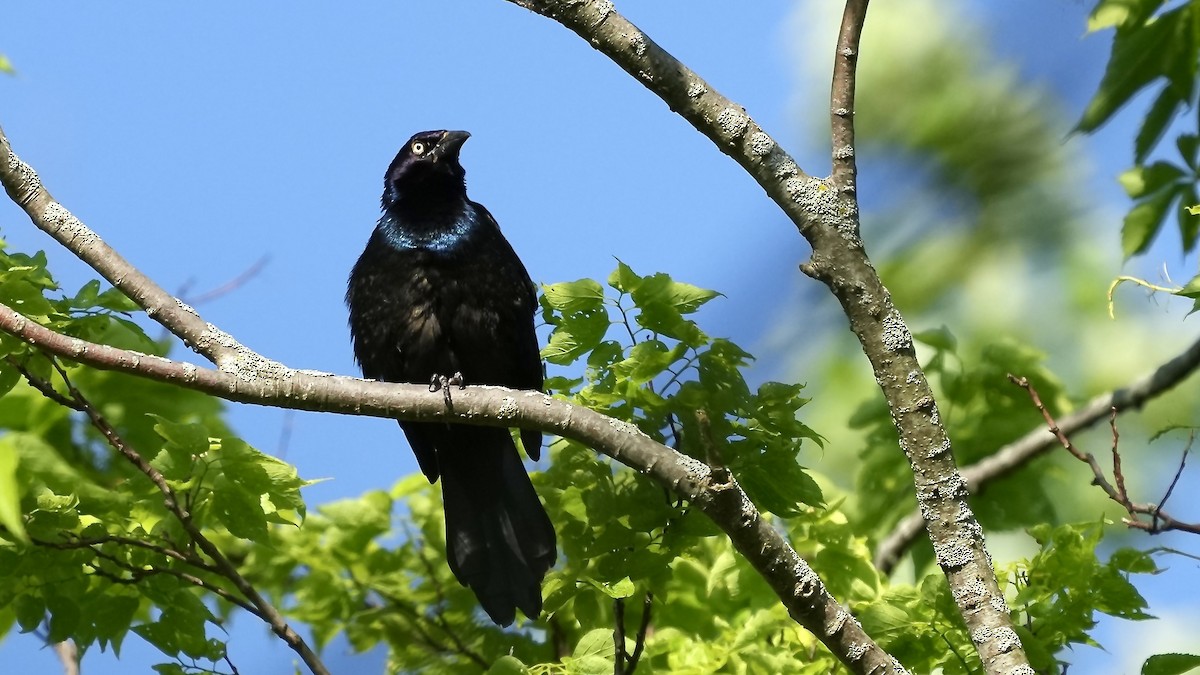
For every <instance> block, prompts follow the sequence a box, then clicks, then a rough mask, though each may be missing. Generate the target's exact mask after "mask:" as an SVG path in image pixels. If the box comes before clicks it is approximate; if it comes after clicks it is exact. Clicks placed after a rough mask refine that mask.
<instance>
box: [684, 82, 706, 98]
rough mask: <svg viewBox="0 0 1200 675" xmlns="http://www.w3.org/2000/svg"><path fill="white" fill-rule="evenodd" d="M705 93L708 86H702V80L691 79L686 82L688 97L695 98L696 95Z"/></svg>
mask: <svg viewBox="0 0 1200 675" xmlns="http://www.w3.org/2000/svg"><path fill="white" fill-rule="evenodd" d="M705 93H708V87H706V86H704V83H703V82H701V81H699V80H692V81H691V82H689V83H688V88H687V95H688V98H696V97H697V96H700V95H702V94H705Z"/></svg>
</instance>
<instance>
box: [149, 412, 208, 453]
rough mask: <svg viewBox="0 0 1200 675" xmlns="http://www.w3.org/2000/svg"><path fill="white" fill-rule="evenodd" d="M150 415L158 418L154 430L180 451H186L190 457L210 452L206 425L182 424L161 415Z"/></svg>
mask: <svg viewBox="0 0 1200 675" xmlns="http://www.w3.org/2000/svg"><path fill="white" fill-rule="evenodd" d="M150 416H151V417H153V418H154V419H155V420H157V423H156V424H155V425H154V431H155V432H156V433H157V434H158V435H159V436H162V438H163V440H166V441H169V442H170V443H171V444H173V445H174V446H175V448H176V449H177V451H178V452H179V453H186V455H187V456H188V457H190V456H193V455H203V454H204V453H206V452H208V449H209V440H208V439H209V437H208V429H206V428H204V425H202V424H180V423H177V422H172V421H171V420H169V419H167V418H165V417H162V416H160V415H153V414H152V415H150ZM172 454H176V453H174V452H173V453H172Z"/></svg>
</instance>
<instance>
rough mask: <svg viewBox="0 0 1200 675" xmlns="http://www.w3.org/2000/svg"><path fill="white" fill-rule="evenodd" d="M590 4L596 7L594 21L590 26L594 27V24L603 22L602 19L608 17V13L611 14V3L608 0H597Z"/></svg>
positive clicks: (597, 24)
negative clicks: (598, 0) (600, 0)
mask: <svg viewBox="0 0 1200 675" xmlns="http://www.w3.org/2000/svg"><path fill="white" fill-rule="evenodd" d="M592 6H593V7H594V8H595V9H596V22H595V23H593V24H592V28H595V27H596V26H599V25H600V24H602V23H604V20H605V19H607V18H608V15H609V14H612V11H613V4H612V3H611V2H609V0H604V1H603V2H597V3H596V4H595V5H592Z"/></svg>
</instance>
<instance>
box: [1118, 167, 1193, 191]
mask: <svg viewBox="0 0 1200 675" xmlns="http://www.w3.org/2000/svg"><path fill="white" fill-rule="evenodd" d="M1183 176H1184V171H1183V169H1180V168H1179V167H1177V166H1175V165H1174V164H1171V163H1170V162H1155V163H1153V164H1151V165H1149V166H1135V167H1133V168H1132V169H1129V170H1128V171H1126V172H1124V173H1122V174H1121V175H1120V176H1118V177H1117V181H1118V182H1119V183H1120V184H1121V187H1123V188H1125V193H1126V194H1128V195H1129V196H1130V197H1132V198H1133V199H1141V198H1142V197H1145V196H1146V195H1149V194H1153V193H1155V192H1158V191H1159V190H1162V189H1163V188H1166V187H1167V186H1169V185H1171V184H1172V183H1174V182H1176V181H1178V180H1179V179H1181V178H1182V177H1183Z"/></svg>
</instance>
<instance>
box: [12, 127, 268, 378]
mask: <svg viewBox="0 0 1200 675" xmlns="http://www.w3.org/2000/svg"><path fill="white" fill-rule="evenodd" d="M0 182H3V183H4V190H5V191H6V192H7V193H8V196H9V197H10V198H11V199H12V200H13V202H15V203H16V204H17V205H18V206H20V207H21V208H22V209H23V210H24V211H25V213H26V214H27V215H28V216H29V219H30V220H31V221H33V224H34V225H36V226H37V227H38V229H40V230H42V231H43V232H45V233H46V234H48V235H50V236H51V237H53V238H54V239H55V240H56V241H58V243H60V244H62V245H63V246H64V247H66V248H67V250H69V251H71V252H72V253H74V254H75V255H77V256H79V258H80V259H81V260H83V261H84V262H85V263H87V264H88V265H89V266H90V267H91V268H92V269H94V270H96V271H97V272H98V273H100V276H102V277H104V278H105V279H106V280H108V282H109V283H111V284H112V285H113V286H115V287H116V288H119V289H121V291H122V292H124V293H125V295H127V296H129V297H130V298H131V299H132V300H133V301H134V302H136V303H137V304H138V305H139V306H141V307H142V308H144V309H145V310H146V315H147V316H149V317H151V318H153V319H154V320H156V321H158V322H159V323H161V324H162V325H163V326H164V327H166V328H167V330H169V331H171V332H172V333H174V334H175V335H176V336H177V337H178V338H179V339H180V340H183V342H184V344H186V345H188V346H189V347H191V348H192V349H194V350H196V352H197V353H199V354H201V355H202V356H204V357H205V358H207V359H208V360H209V361H211V362H213V363H215V364H216V365H217V366H218V367H219V368H221V369H222V370H228V371H251V372H255V373H263V374H269V373H271V372H273V371H275V370H277V369H278V368H279V364H277V363H274V362H271V361H269V360H266V359H264V358H263V357H261V356H259V355H258V354H255V353H254V352H252V351H250V350H249V349H247V348H246V347H244V346H243V345H242V344H240V343H239V342H238V341H237V340H234V339H233V338H232V337H231V336H229V335H228V334H227V333H224V332H222V331H221V330H219V329H218V328H217V327H216V326H213V325H212V324H210V323H206V322H205V321H204V320H203V319H201V318H200V315H199V314H197V313H196V311H195V310H193V309H192V308H191V307H189V306H187V305H185V304H184V303H183V302H181V301H180V300H179V299H177V298H175V297H174V296H172V295H171V294H170V293H167V292H166V291H165V290H163V289H162V287H160V286H159V285H158V284H156V283H154V281H153V280H152V279H150V277H148V276H146V275H145V274H143V273H142V272H141V271H140V270H138V269H137V268H136V267H134V266H133V265H131V264H130V263H129V261H128V260H126V259H125V258H124V257H122V256H121V254H120V253H117V252H116V251H115V250H113V248H112V247H111V246H109V245H108V244H107V243H105V242H104V240H103V239H101V238H100V237H99V236H98V235H97V234H96V233H95V232H94V231H92V230H91V228H89V227H88V226H87V225H85V224H84V223H83V222H82V221H81V220H79V218H77V217H75V215H74V214H73V213H71V212H70V211H69V210H67V208H66V207H65V206H63V205H62V204H60V203H58V201H56V200H55V199H54V197H52V196H51V195H50V192H49V191H47V190H46V188H45V186H44V185H42V180H41V178H40V177H39V176H38V174H37V172H36V171H34V170H33V168H32V167H30V166H29V165H28V164H26V163H25V162H23V161H21V158H20V157H18V156H17V155H16V153H14V152H13V149H12V146H11V144H9V142H8V137H7V136H6V135H5V134H4V130H3V129H0Z"/></svg>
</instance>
